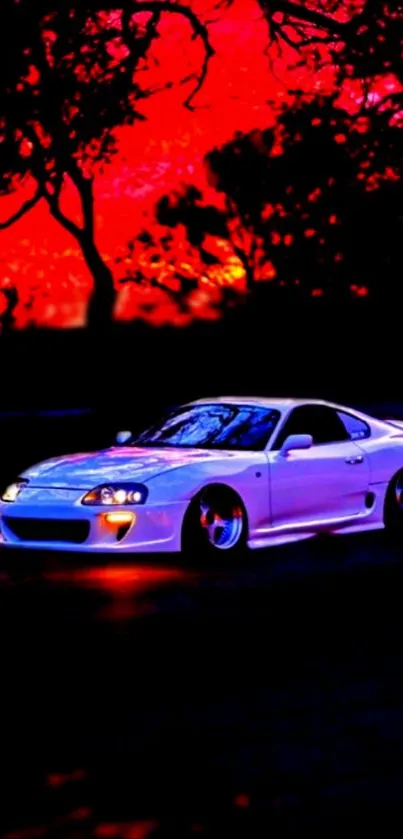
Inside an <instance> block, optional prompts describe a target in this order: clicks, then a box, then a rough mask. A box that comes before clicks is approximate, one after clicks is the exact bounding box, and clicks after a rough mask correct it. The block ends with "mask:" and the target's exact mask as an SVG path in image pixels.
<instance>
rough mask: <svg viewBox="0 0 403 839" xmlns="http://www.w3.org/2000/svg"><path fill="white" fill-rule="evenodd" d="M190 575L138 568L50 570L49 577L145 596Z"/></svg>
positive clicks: (89, 586)
mask: <svg viewBox="0 0 403 839" xmlns="http://www.w3.org/2000/svg"><path fill="white" fill-rule="evenodd" d="M186 576H187V575H186V573H185V571H183V570H182V569H179V568H155V567H148V566H138V565H136V566H135V565H122V566H119V565H110V566H106V567H91V568H78V569H76V568H74V569H63V570H57V571H49V572H48V573H47V574H46V578H47V579H48V580H51V581H52V582H55V583H64V584H66V583H67V584H68V583H70V584H73V585H78V586H85V587H87V588H95V589H99V588H101V589H107V590H108V591H111V592H122V593H125V594H136V593H139V594H141V593H142V592H144V591H148V590H149V589H151V588H156V587H159V586H163V585H166V584H167V583H171V582H175V581H178V582H180V581H182V580H184V579H185V578H186Z"/></svg>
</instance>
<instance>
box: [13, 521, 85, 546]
mask: <svg viewBox="0 0 403 839" xmlns="http://www.w3.org/2000/svg"><path fill="white" fill-rule="evenodd" d="M3 521H4V524H5V525H6V527H7V528H8V529H9V530H10V531H11V533H13V534H14V536H16V537H17V539H21V540H22V541H23V542H71V543H72V544H75V545H79V544H82V542H85V540H86V539H87V538H88V536H89V532H90V523H89V521H85V520H82V521H66V520H63V519H60V520H59V519H23V518H14V517H13V518H11V517H9V516H4V519H3Z"/></svg>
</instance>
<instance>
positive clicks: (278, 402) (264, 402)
mask: <svg viewBox="0 0 403 839" xmlns="http://www.w3.org/2000/svg"><path fill="white" fill-rule="evenodd" d="M215 403H218V404H223V405H225V404H230V405H261V406H263V407H267V408H278V410H280V411H281V410H283V411H284V410H288V409H290V408H292V407H296V406H298V405H307V404H309V405H328V406H329V407H335V408H339V409H341V408H342V407H343V406H341V405H334V404H333V403H331V402H325V401H324V400H323V399H300V398H299V399H294V398H286V397H278V396H275V397H273V398H270V397H269V396H212V397H210V399H207V398H204V399H195V400H194V401H193V402H189V403H188V404H189V405H211V404H215Z"/></svg>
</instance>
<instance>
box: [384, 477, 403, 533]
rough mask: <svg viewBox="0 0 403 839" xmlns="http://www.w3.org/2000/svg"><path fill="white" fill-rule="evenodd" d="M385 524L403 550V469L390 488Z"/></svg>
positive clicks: (386, 503)
mask: <svg viewBox="0 0 403 839" xmlns="http://www.w3.org/2000/svg"><path fill="white" fill-rule="evenodd" d="M384 524H385V528H386V532H387V535H388V536H389V538H390V539H391V540H392V541H393V543H394V544H395V545H398V546H399V547H402V548H403V469H401V470H400V471H399V472H397V474H396V475H395V476H394V478H392V480H391V482H390V484H389V486H388V489H387V492H386V497H385V509H384Z"/></svg>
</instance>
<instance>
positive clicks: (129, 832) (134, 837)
mask: <svg viewBox="0 0 403 839" xmlns="http://www.w3.org/2000/svg"><path fill="white" fill-rule="evenodd" d="M158 827H159V823H158V822H157V821H154V820H150V821H141V822H129V823H127V824H122V823H110V824H109V823H108V824H99V825H98V826H97V827H96V828H95V831H94V835H95V836H97V837H99V839H120V837H122V839H147V837H149V836H151V835H152V833H154V831H156V830H157V828H158Z"/></svg>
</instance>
